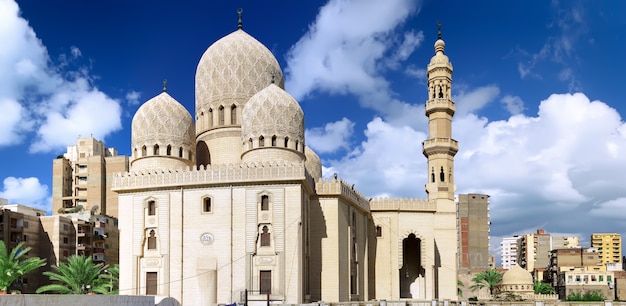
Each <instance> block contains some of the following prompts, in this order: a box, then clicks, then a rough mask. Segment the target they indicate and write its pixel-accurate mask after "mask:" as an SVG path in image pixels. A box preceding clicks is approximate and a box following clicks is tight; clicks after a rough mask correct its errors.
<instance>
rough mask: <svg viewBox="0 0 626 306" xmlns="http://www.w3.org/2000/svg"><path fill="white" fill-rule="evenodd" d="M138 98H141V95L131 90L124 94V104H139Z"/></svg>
mask: <svg viewBox="0 0 626 306" xmlns="http://www.w3.org/2000/svg"><path fill="white" fill-rule="evenodd" d="M139 98H141V93H140V92H138V91H134V90H131V91H129V92H128V93H126V102H128V105H137V104H139V102H140V101H139Z"/></svg>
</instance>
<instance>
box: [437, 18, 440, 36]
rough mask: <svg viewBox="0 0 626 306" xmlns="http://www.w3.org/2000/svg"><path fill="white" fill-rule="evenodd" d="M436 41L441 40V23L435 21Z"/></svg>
mask: <svg viewBox="0 0 626 306" xmlns="http://www.w3.org/2000/svg"><path fill="white" fill-rule="evenodd" d="M437 39H441V22H439V21H437Z"/></svg>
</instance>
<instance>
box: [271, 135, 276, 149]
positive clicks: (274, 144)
mask: <svg viewBox="0 0 626 306" xmlns="http://www.w3.org/2000/svg"><path fill="white" fill-rule="evenodd" d="M275 146H276V135H274V136H272V147H275Z"/></svg>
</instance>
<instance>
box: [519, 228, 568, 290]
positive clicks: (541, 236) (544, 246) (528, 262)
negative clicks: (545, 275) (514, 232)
mask: <svg viewBox="0 0 626 306" xmlns="http://www.w3.org/2000/svg"><path fill="white" fill-rule="evenodd" d="M571 247H578V237H566V236H552V235H550V234H548V233H546V232H545V231H544V230H542V229H538V230H537V232H536V233H535V234H526V235H521V236H520V237H519V238H518V240H517V263H518V264H519V265H520V267H522V268H524V269H526V271H528V272H531V273H533V275H537V274H540V273H542V272H543V271H545V269H546V268H547V267H548V265H549V264H550V252H551V251H552V250H554V249H561V248H571ZM539 278H540V279H541V278H542V277H539Z"/></svg>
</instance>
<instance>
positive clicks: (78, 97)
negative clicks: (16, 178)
mask: <svg viewBox="0 0 626 306" xmlns="http://www.w3.org/2000/svg"><path fill="white" fill-rule="evenodd" d="M0 40H1V41H2V42H3V47H2V50H0V84H2V86H0V101H1V102H0V103H1V104H2V106H4V107H6V108H3V112H1V113H0V122H2V123H1V125H2V132H0V133H1V135H0V136H2V138H3V140H1V141H0V146H9V145H15V144H18V143H20V142H23V141H24V140H26V139H28V140H33V143H31V148H30V150H31V151H32V152H48V151H52V150H55V149H58V148H63V147H65V146H67V145H68V144H70V143H72V142H73V141H74V140H75V139H76V137H77V136H78V135H79V134H82V135H89V134H93V135H94V136H97V137H99V138H100V139H103V138H104V137H105V136H106V135H108V134H110V133H111V132H113V131H116V130H118V129H120V128H121V121H120V116H121V109H120V106H119V102H118V101H116V100H113V99H111V98H110V97H108V96H107V95H106V94H104V93H103V92H101V91H100V90H98V89H97V88H96V87H94V86H93V84H92V81H91V80H92V77H90V75H89V70H88V69H87V68H84V67H83V68H79V69H78V70H77V71H63V70H64V69H65V68H67V66H68V64H69V61H70V59H68V56H66V55H62V56H59V63H57V64H55V63H53V62H52V61H51V60H50V58H49V56H48V51H47V49H46V47H45V46H44V45H43V44H42V42H41V41H40V40H39V39H38V38H37V35H36V34H35V31H34V30H33V29H32V28H31V27H30V26H29V25H28V22H27V21H26V20H24V19H23V18H21V16H20V13H19V7H18V5H17V4H16V3H15V2H13V1H0ZM70 53H71V59H72V60H75V59H78V58H80V57H82V52H81V51H80V49H78V48H77V47H75V46H71V47H70ZM94 99H95V100H94ZM5 110H6V111H5ZM77 116H78V117H77ZM72 121H75V122H72ZM33 132H35V134H34V135H32V134H31V133H33Z"/></svg>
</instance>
